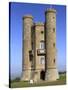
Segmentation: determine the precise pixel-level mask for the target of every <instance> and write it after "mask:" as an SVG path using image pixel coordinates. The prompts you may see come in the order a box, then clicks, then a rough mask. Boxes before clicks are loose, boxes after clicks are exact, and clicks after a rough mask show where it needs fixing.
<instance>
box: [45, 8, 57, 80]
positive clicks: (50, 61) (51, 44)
mask: <svg viewBox="0 0 68 90" xmlns="http://www.w3.org/2000/svg"><path fill="white" fill-rule="evenodd" d="M45 17H46V26H45V28H46V34H45V39H46V41H45V43H46V44H45V46H46V72H45V80H47V81H53V80H56V79H58V72H57V68H56V10H54V9H48V10H47V11H46V12H45Z"/></svg>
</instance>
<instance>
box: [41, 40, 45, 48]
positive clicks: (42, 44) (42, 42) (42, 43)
mask: <svg viewBox="0 0 68 90" xmlns="http://www.w3.org/2000/svg"><path fill="white" fill-rule="evenodd" d="M44 48H45V46H44V41H40V49H44Z"/></svg>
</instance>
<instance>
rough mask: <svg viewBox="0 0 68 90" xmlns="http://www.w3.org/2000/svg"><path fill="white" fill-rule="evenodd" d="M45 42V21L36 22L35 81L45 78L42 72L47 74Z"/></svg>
mask: <svg viewBox="0 0 68 90" xmlns="http://www.w3.org/2000/svg"><path fill="white" fill-rule="evenodd" d="M43 43H44V23H42V22H38V23H35V76H34V81H39V80H41V79H44V76H45V75H44V76H43V77H42V75H41V73H43V74H45V47H44V45H43ZM42 60H43V61H42Z"/></svg>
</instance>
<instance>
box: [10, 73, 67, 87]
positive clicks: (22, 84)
mask: <svg viewBox="0 0 68 90" xmlns="http://www.w3.org/2000/svg"><path fill="white" fill-rule="evenodd" d="M64 84H66V75H65V74H61V75H60V78H59V79H58V80H57V81H52V82H45V81H43V82H38V83H33V84H30V83H29V82H26V81H19V82H11V88H20V87H36V86H49V85H64Z"/></svg>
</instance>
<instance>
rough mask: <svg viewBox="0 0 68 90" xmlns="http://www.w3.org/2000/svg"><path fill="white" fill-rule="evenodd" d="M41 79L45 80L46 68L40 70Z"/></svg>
mask: <svg viewBox="0 0 68 90" xmlns="http://www.w3.org/2000/svg"><path fill="white" fill-rule="evenodd" d="M40 79H42V80H45V71H44V70H42V71H41V72H40Z"/></svg>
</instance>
